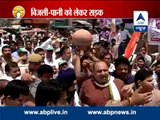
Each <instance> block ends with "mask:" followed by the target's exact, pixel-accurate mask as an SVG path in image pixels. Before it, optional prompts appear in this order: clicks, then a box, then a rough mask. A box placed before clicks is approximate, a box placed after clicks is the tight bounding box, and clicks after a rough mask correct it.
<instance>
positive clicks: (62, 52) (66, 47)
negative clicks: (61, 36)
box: [60, 45, 69, 55]
mask: <svg viewBox="0 0 160 120" xmlns="http://www.w3.org/2000/svg"><path fill="white" fill-rule="evenodd" d="M67 49H69V46H67V45H65V46H63V47H62V48H61V50H60V54H61V55H63V54H64V52H65V51H66V50H67Z"/></svg>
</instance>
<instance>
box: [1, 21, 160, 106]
mask: <svg viewBox="0 0 160 120" xmlns="http://www.w3.org/2000/svg"><path fill="white" fill-rule="evenodd" d="M119 27H120V28H119ZM116 28H117V29H116V31H114V32H113V31H111V30H110V29H109V28H107V27H106V26H104V27H103V28H102V29H101V31H100V32H99V33H97V35H98V39H99V41H98V42H96V43H92V45H91V46H90V47H89V48H88V49H87V50H83V49H80V48H79V46H75V45H73V44H72V32H69V33H68V34H66V33H65V34H63V32H61V33H60V32H58V31H52V32H49V33H34V34H20V35H19V36H16V37H15V38H14V39H13V36H12V35H11V34H10V35H8V36H4V35H3V34H0V44H1V56H0V106H159V105H160V55H158V56H157V57H156V59H155V60H153V59H152V56H151V55H149V54H148V51H149V50H148V49H147V46H142V47H141V48H140V50H139V52H138V53H136V56H135V58H134V59H132V61H129V60H128V59H127V58H125V57H124V56H123V54H124V51H125V48H126V46H127V43H128V42H129V39H130V38H131V36H132V35H131V34H130V33H129V31H127V30H126V29H124V28H125V26H124V23H122V24H121V25H120V26H117V27H116ZM88 31H89V32H90V33H91V34H92V35H94V34H95V31H93V30H92V29H88Z"/></svg>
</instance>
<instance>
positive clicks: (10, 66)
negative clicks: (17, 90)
mask: <svg viewBox="0 0 160 120" xmlns="http://www.w3.org/2000/svg"><path fill="white" fill-rule="evenodd" d="M5 73H6V74H5V75H4V76H3V77H1V78H0V79H5V80H8V81H12V80H14V79H16V78H17V77H19V76H20V68H19V67H18V64H17V63H15V62H10V63H7V64H6V65H5Z"/></svg>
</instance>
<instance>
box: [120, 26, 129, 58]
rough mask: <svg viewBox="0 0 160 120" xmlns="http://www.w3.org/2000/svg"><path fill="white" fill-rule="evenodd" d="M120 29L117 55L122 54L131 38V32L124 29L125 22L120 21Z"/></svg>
mask: <svg viewBox="0 0 160 120" xmlns="http://www.w3.org/2000/svg"><path fill="white" fill-rule="evenodd" d="M120 26H121V29H120V36H121V37H120V38H121V40H120V41H121V43H120V45H119V50H118V52H119V53H118V56H122V55H123V54H124V51H125V49H126V47H127V44H128V42H129V40H130V38H131V34H130V33H129V31H128V30H126V29H124V28H125V24H124V23H121V25H120Z"/></svg>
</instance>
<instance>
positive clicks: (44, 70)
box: [37, 64, 53, 77]
mask: <svg viewBox="0 0 160 120" xmlns="http://www.w3.org/2000/svg"><path fill="white" fill-rule="evenodd" d="M45 73H50V74H53V68H52V67H51V66H49V65H46V64H43V65H41V66H40V67H39V69H38V71H37V74H38V76H39V77H40V76H42V75H43V74H45Z"/></svg>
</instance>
